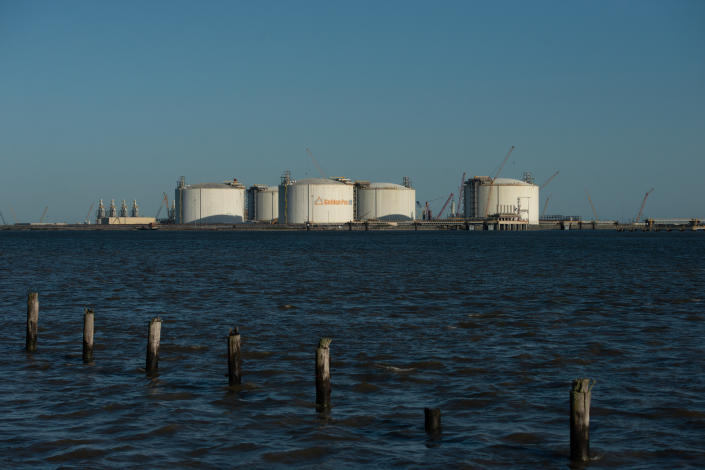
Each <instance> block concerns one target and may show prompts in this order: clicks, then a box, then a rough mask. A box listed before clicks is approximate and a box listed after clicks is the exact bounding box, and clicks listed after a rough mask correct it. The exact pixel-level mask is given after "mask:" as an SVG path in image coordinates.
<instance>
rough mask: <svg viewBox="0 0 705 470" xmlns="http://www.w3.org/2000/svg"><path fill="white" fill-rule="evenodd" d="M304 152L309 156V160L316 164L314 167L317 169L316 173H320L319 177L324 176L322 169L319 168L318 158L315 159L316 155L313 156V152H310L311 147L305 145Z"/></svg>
mask: <svg viewBox="0 0 705 470" xmlns="http://www.w3.org/2000/svg"><path fill="white" fill-rule="evenodd" d="M306 153H308V156H309V157H311V160H313V164H314V165H316V169H317V170H318V173H319V174H320V175H321V178H325V177H326V175H325V174H323V170H322V169H321V165H319V164H318V160H316V157H314V156H313V152H311V149H310V148H308V147H306Z"/></svg>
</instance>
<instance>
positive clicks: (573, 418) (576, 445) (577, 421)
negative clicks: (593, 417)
mask: <svg viewBox="0 0 705 470" xmlns="http://www.w3.org/2000/svg"><path fill="white" fill-rule="evenodd" d="M591 382H592V383H591ZM593 385H595V381H594V380H592V381H591V379H583V378H580V379H575V380H573V385H572V388H571V391H570V459H571V460H573V461H576V462H587V461H588V460H590V398H591V392H592V387H593Z"/></svg>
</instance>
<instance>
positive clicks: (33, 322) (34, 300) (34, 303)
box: [25, 292, 39, 352]
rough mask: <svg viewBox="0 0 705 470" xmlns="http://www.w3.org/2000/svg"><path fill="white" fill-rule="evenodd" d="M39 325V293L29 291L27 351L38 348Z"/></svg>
mask: <svg viewBox="0 0 705 470" xmlns="http://www.w3.org/2000/svg"><path fill="white" fill-rule="evenodd" d="M38 325H39V294H38V293H37V292H29V293H28V294H27V338H26V342H25V348H26V349H27V352H35V351H36V350H37V326H38Z"/></svg>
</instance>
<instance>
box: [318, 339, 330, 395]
mask: <svg viewBox="0 0 705 470" xmlns="http://www.w3.org/2000/svg"><path fill="white" fill-rule="evenodd" d="M331 341H333V340H332V339H331V338H321V340H320V341H319V343H318V348H316V407H317V408H319V409H327V408H330V392H331V386H330V343H331Z"/></svg>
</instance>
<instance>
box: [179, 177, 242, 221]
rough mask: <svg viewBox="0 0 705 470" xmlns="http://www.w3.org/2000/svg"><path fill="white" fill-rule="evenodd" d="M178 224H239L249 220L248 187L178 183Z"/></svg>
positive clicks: (237, 183) (231, 183) (226, 184)
mask: <svg viewBox="0 0 705 470" xmlns="http://www.w3.org/2000/svg"><path fill="white" fill-rule="evenodd" d="M175 200H176V214H175V215H176V223H177V224H239V223H242V222H244V220H245V186H243V185H242V184H241V183H239V182H238V181H237V180H236V179H234V180H233V181H231V182H228V183H201V184H189V185H187V184H186V183H185V181H184V179H183V178H181V180H180V181H179V182H178V183H177V187H176V192H175Z"/></svg>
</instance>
